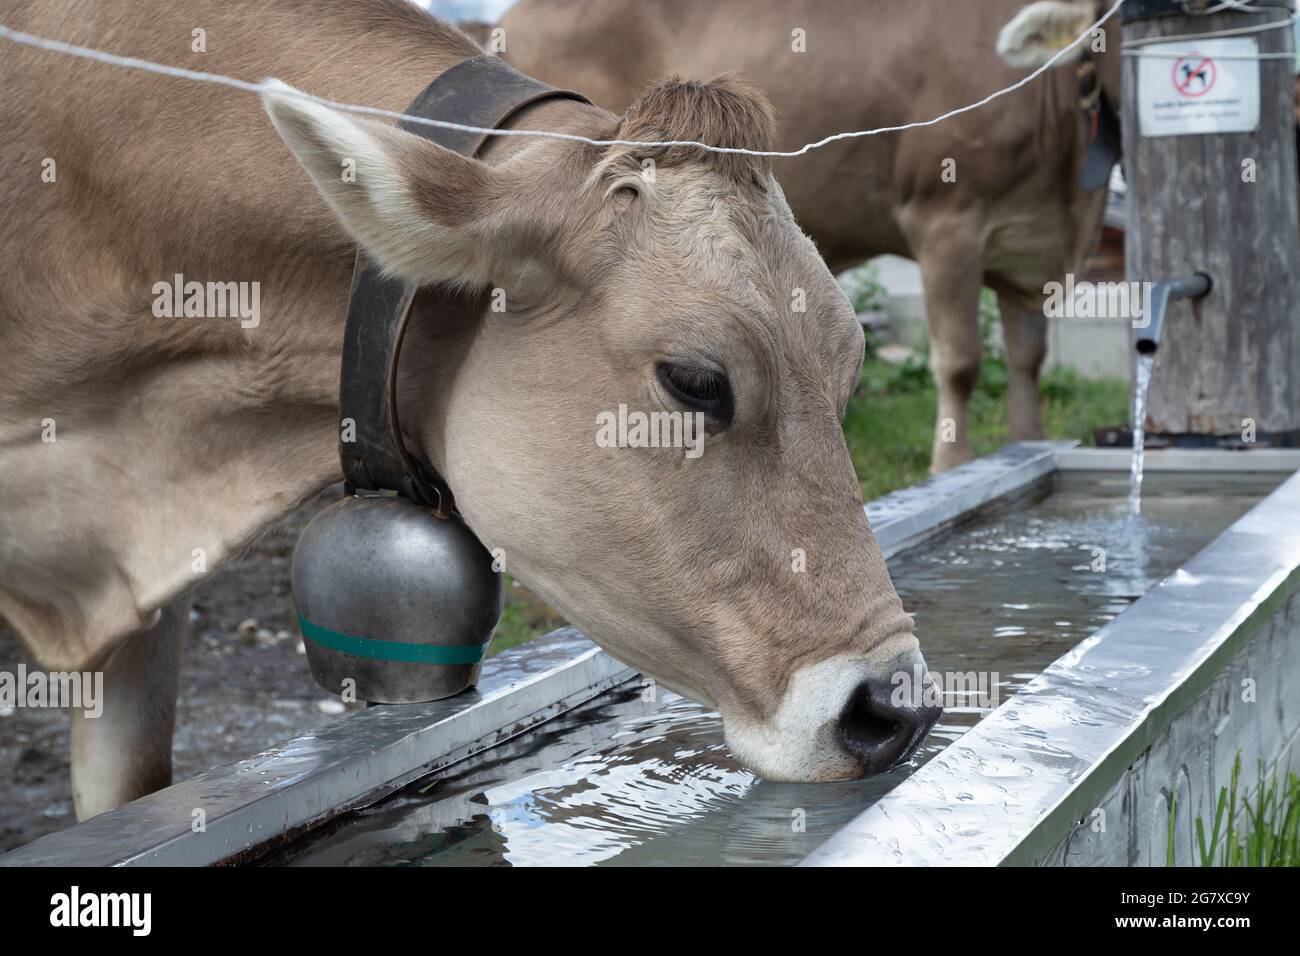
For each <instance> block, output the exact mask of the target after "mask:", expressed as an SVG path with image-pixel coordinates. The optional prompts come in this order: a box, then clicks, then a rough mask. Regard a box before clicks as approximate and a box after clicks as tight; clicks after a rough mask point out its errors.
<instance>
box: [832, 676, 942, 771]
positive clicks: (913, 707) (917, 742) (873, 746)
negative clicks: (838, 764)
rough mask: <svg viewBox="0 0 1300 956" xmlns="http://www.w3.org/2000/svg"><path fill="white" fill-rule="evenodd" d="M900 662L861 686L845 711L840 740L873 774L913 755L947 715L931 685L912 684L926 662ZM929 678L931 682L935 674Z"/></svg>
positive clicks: (842, 715)
mask: <svg viewBox="0 0 1300 956" xmlns="http://www.w3.org/2000/svg"><path fill="white" fill-rule="evenodd" d="M896 663H897V664H898V665H899V666H897V667H893V668H885V669H884V670H883V671H882V673H881V674H880V675H879V676H874V675H873V676H872V677H869V678H867V679H866V680H865V681H863V682H862V683H861V684H859V685H858V688H857V690H856V691H855V692H854V693H853V695H852V696H851V697H850V698H849V701H848V703H847V704H846V705H845V707H844V711H843V713H842V714H841V715H840V726H839V729H840V740H841V741H842V742H843V744H844V747H845V749H846V750H848V752H849V753H851V754H853V755H854V756H855V757H857V758H858V759H860V760H861V761H862V763H863V767H864V772H865V773H867V774H875V773H884V772H885V771H886V770H891V769H893V768H894V767H896V766H898V765H899V764H900V763H902V762H903V761H904V760H906V759H907V758H908V757H910V756H912V754H914V753H915V752H916V749H917V748H918V747H920V746H921V741H923V740H924V739H925V736H926V734H928V733H929V732H930V728H931V727H933V726H934V725H935V722H936V721H938V719H939V716H940V715H941V714H942V713H943V708H942V707H940V706H938V705H937V704H936V703H935V702H934V701H933V700H931V699H930V698H931V697H932V694H933V690H932V688H931V687H930V686H929V685H928V683H927V686H924V687H919V688H913V687H911V686H907V684H906V682H907V681H910V680H912V675H913V674H918V673H921V674H924V673H925V672H924V666H925V665H924V664H921V665H920V667H916V666H915V662H914V661H913V660H912V659H910V658H909V659H907V660H900V661H898V662H896ZM899 675H901V676H902V677H903V678H904V679H905V680H899V679H898V676H899ZM924 679H925V680H926V681H927V682H928V680H929V675H928V674H925V678H924Z"/></svg>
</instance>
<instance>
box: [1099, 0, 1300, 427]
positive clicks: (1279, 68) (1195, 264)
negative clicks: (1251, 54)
mask: <svg viewBox="0 0 1300 956" xmlns="http://www.w3.org/2000/svg"><path fill="white" fill-rule="evenodd" d="M1200 5H1201V7H1202V8H1203V7H1204V5H1205V4H1204V0H1200ZM1266 5H1267V6H1270V7H1273V8H1276V7H1280V6H1287V7H1289V8H1291V9H1294V6H1295V0H1267V4H1266ZM1187 6H1188V7H1190V8H1196V6H1197V0H1189V3H1188V4H1187ZM1153 14H1154V15H1153ZM1160 14H1164V15H1160ZM1123 15H1124V17H1125V23H1124V31H1123V32H1124V41H1125V43H1126V44H1130V43H1132V42H1133V41H1138V40H1147V39H1151V38H1161V39H1160V42H1163V41H1164V40H1168V41H1176V40H1177V39H1178V38H1179V37H1180V36H1184V35H1187V34H1200V33H1212V32H1219V31H1222V30H1233V29H1239V28H1242V27H1255V26H1260V25H1262V24H1267V23H1273V22H1278V21H1281V20H1285V19H1286V18H1287V14H1286V12H1285V11H1283V10H1278V9H1271V10H1268V11H1266V12H1256V13H1250V14H1243V13H1234V12H1231V11H1226V12H1222V13H1217V14H1210V15H1208V16H1207V15H1200V16H1195V15H1188V14H1187V13H1186V12H1184V5H1183V4H1181V3H1179V2H1176V0H1170V2H1166V0H1137V2H1134V0H1130V2H1129V3H1126V4H1125V10H1124V13H1123ZM1287 22H1288V23H1289V20H1287ZM1248 36H1249V37H1251V38H1252V39H1254V40H1257V41H1258V44H1259V52H1260V53H1263V54H1277V53H1286V52H1290V53H1292V54H1294V38H1293V36H1292V30H1291V28H1290V26H1287V27H1286V28H1284V29H1273V30H1267V31H1265V32H1259V33H1250V34H1248ZM1201 42H1203V41H1195V40H1189V41H1184V42H1183V43H1180V44H1179V46H1178V47H1174V48H1172V49H1173V50H1174V51H1175V52H1177V51H1178V50H1179V49H1180V48H1185V49H1187V50H1191V51H1195V50H1197V47H1198V45H1200V43H1201ZM1130 49H1132V48H1130ZM1169 49H1171V48H1166V50H1169ZM1143 59H1144V58H1143V57H1139V56H1125V57H1124V104H1123V109H1122V110H1121V113H1122V116H1123V127H1124V172H1125V176H1126V178H1127V180H1128V189H1129V192H1128V203H1129V209H1128V230H1127V237H1126V273H1127V277H1128V280H1129V281H1130V282H1154V281H1158V280H1161V279H1165V278H1173V277H1175V276H1185V275H1189V274H1192V273H1196V272H1203V273H1206V274H1207V275H1209V276H1210V278H1211V279H1212V281H1213V283H1214V285H1213V290H1212V291H1211V292H1210V294H1209V295H1208V296H1206V297H1205V298H1204V299H1200V300H1197V301H1195V302H1187V301H1181V302H1174V303H1172V304H1171V305H1170V307H1169V312H1168V313H1167V315H1166V316H1165V321H1164V328H1163V332H1162V336H1161V341H1160V347H1159V351H1158V352H1157V353H1156V364H1155V372H1154V375H1153V378H1152V384H1151V395H1150V403H1149V405H1148V414H1147V423H1146V424H1147V432H1148V434H1157V435H1164V436H1168V437H1170V438H1174V437H1175V436H1181V438H1175V441H1176V442H1181V443H1193V444H1194V443H1198V442H1208V441H1211V440H1212V439H1211V438H1210V437H1209V436H1215V437H1217V438H1231V439H1237V440H1241V439H1242V437H1243V433H1246V434H1247V435H1248V432H1247V429H1248V427H1249V423H1250V422H1253V423H1254V427H1255V430H1256V433H1257V440H1258V441H1259V442H1260V443H1268V442H1271V443H1274V444H1292V445H1294V444H1300V220H1298V217H1297V172H1296V135H1295V113H1294V108H1293V99H1292V97H1293V84H1294V79H1295V65H1294V58H1293V57H1292V58H1291V59H1262V60H1259V61H1258V65H1259V76H1260V120H1259V128H1258V130H1256V131H1254V132H1233V133H1212V134H1192V135H1166V136H1153V135H1143V131H1142V122H1141V117H1140V115H1139V110H1140V105H1141V98H1142V96H1143V95H1146V96H1148V97H1151V96H1153V95H1154V94H1155V93H1156V90H1157V89H1158V84H1157V83H1156V82H1154V81H1153V82H1151V83H1150V84H1149V85H1150V87H1151V89H1150V90H1148V91H1143V90H1141V89H1139V76H1140V74H1141V70H1142V67H1141V63H1142V60H1143ZM1150 59H1151V60H1152V62H1153V63H1155V62H1159V63H1161V64H1162V67H1161V69H1162V70H1163V69H1164V65H1167V66H1168V71H1169V72H1168V74H1167V75H1165V74H1163V73H1162V75H1161V77H1160V79H1161V80H1163V81H1164V82H1167V83H1173V86H1170V87H1168V88H1167V89H1165V90H1163V91H1162V92H1161V95H1162V96H1164V99H1165V102H1164V104H1163V105H1162V106H1161V107H1159V108H1160V109H1164V110H1166V112H1165V113H1162V114H1161V115H1162V116H1164V117H1167V116H1172V115H1175V113H1176V112H1177V110H1178V109H1179V108H1180V107H1182V106H1186V105H1188V104H1185V103H1182V102H1181V101H1180V99H1179V98H1180V97H1186V98H1188V99H1195V98H1196V97H1197V96H1198V95H1202V96H1205V99H1204V100H1202V101H1201V102H1203V103H1206V104H1208V103H1209V102H1210V101H1211V99H1212V98H1213V95H1214V89H1213V84H1214V83H1215V80H1216V79H1222V80H1225V81H1226V80H1227V76H1228V74H1227V72H1226V70H1225V71H1223V72H1220V73H1219V74H1218V75H1217V76H1216V74H1215V70H1214V67H1213V65H1211V66H1210V67H1209V68H1208V69H1207V68H1204V63H1197V64H1193V65H1192V66H1191V68H1190V69H1187V70H1184V69H1182V64H1181V63H1180V62H1178V61H1176V60H1174V59H1159V58H1156V57H1152V58H1150ZM1222 62H1223V61H1221V63H1222ZM1236 62H1237V63H1243V62H1246V61H1236ZM1226 65H1227V66H1231V64H1226ZM1252 65H1253V63H1252ZM1153 69H1154V67H1148V70H1149V71H1150V70H1153ZM1180 71H1181V75H1182V76H1186V77H1188V85H1187V86H1186V87H1185V88H1179V86H1178V84H1179V82H1181V81H1180V80H1176V79H1172V78H1173V77H1175V76H1177V75H1180ZM1147 76H1148V78H1151V77H1152V74H1151V73H1150V72H1148V74H1147ZM1206 87H1210V88H1209V89H1205V88H1206ZM1226 88H1227V86H1226V82H1225V86H1224V87H1223V88H1222V89H1226ZM1203 89H1205V93H1201V91H1202V90H1203ZM1169 93H1173V94H1174V95H1172V96H1171V95H1167V94H1169ZM1223 95H1225V96H1226V95H1227V94H1226V93H1224V94H1223ZM1147 105H1148V115H1151V114H1150V111H1151V110H1152V109H1154V108H1155V107H1153V106H1152V101H1151V100H1150V99H1148V104H1147ZM1170 108H1172V109H1173V110H1174V113H1170V112H1168V110H1169V109H1170ZM1157 128H1158V127H1157V126H1155V125H1154V124H1152V125H1149V130H1148V131H1149V132H1150V131H1154V130H1155V129H1157ZM1252 178H1253V181H1251V180H1252ZM1243 423H1245V424H1243ZM1193 436H1200V437H1199V438H1198V437H1193ZM1247 440H1249V438H1247Z"/></svg>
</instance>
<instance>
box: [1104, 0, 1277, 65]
mask: <svg viewBox="0 0 1300 956" xmlns="http://www.w3.org/2000/svg"><path fill="white" fill-rule="evenodd" d="M1245 4H1246V0H1224V2H1223V3H1221V4H1220V5H1219V6H1217V7H1212V8H1211V9H1209V10H1206V11H1205V12H1206V13H1215V12H1218V11H1220V10H1233V11H1236V12H1237V13H1271V12H1273V11H1275V10H1286V7H1270V8H1268V9H1267V10H1265V9H1262V8H1260V7H1254V6H1247V5H1245ZM1287 12H1288V13H1290V11H1289V10H1288V11H1287ZM1295 20H1296V17H1295V16H1294V15H1293V16H1290V17H1287V18H1286V19H1285V20H1278V21H1277V22H1276V23H1260V24H1256V25H1254V26H1249V27H1230V28H1226V29H1223V30H1213V31H1211V32H1209V33H1184V34H1182V35H1180V36H1176V37H1145V38H1143V39H1141V40H1126V41H1124V48H1123V50H1121V52H1122V53H1123V54H1124V56H1138V57H1144V58H1146V57H1150V58H1152V59H1157V60H1182V59H1186V58H1187V57H1191V56H1201V55H1202V54H1200V53H1198V52H1196V51H1189V52H1186V53H1175V52H1172V51H1170V52H1161V51H1158V50H1145V49H1143V48H1144V47H1147V46H1150V45H1152V44H1154V43H1181V42H1182V41H1183V40H1214V39H1218V38H1221V37H1234V36H1243V35H1247V34H1251V33H1267V32H1268V31H1270V30H1289V29H1291V25H1292V24H1293V23H1294V22H1295ZM1295 57H1296V55H1295V54H1294V53H1220V54H1215V57H1214V58H1215V59H1216V60H1294V59H1295Z"/></svg>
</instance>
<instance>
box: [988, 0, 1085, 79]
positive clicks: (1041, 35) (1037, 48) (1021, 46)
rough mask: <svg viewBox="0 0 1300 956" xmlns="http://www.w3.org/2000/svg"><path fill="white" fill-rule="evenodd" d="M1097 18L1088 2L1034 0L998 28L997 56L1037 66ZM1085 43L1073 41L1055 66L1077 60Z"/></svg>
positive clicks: (1029, 66) (1022, 64) (1059, 50)
mask: <svg viewBox="0 0 1300 956" xmlns="http://www.w3.org/2000/svg"><path fill="white" fill-rule="evenodd" d="M1098 17H1099V14H1098V13H1097V10H1096V9H1095V7H1094V5H1093V4H1092V3H1085V2H1074V3H1071V2H1068V0H1038V2H1036V3H1031V4H1030V5H1029V6H1027V7H1025V8H1024V9H1023V10H1021V11H1020V12H1019V13H1018V14H1016V16H1015V18H1014V19H1013V20H1012V21H1011V22H1010V23H1008V24H1007V25H1006V26H1004V27H1003V28H1002V32H1001V33H999V34H998V55H999V56H1000V57H1002V59H1003V60H1005V61H1006V62H1007V63H1008V64H1010V65H1011V66H1015V67H1024V68H1035V67H1040V66H1042V65H1043V64H1044V63H1046V62H1047V61H1048V60H1050V59H1051V58H1052V57H1054V56H1056V54H1058V53H1060V52H1061V50H1062V49H1064V48H1065V47H1067V46H1069V45H1070V44H1071V43H1074V41H1075V40H1078V39H1079V37H1081V36H1082V35H1083V33H1084V32H1085V31H1086V30H1087V29H1088V28H1089V27H1090V26H1092V25H1093V24H1094V23H1096V22H1097V19H1098ZM1086 43H1087V41H1084V43H1079V44H1077V45H1076V46H1075V48H1074V49H1073V50H1071V51H1070V52H1069V53H1068V54H1067V55H1066V56H1063V57H1062V58H1061V59H1060V60H1058V61H1057V65H1059V66H1067V65H1070V64H1073V63H1077V62H1078V61H1079V57H1080V55H1081V54H1082V53H1083V51H1084V48H1085V46H1086Z"/></svg>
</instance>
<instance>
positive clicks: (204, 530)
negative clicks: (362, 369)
mask: <svg viewBox="0 0 1300 956" xmlns="http://www.w3.org/2000/svg"><path fill="white" fill-rule="evenodd" d="M417 13H418V12H417V11H413V10H412V8H410V7H409V6H408V5H407V4H406V3H405V0H392V2H384V0H379V2H374V3H353V2H348V3H343V2H338V0H335V2H323V3H322V2H315V0H313V2H311V3H305V2H304V3H298V2H296V0H290V2H287V3H283V4H279V5H274V6H269V7H268V6H266V5H264V4H262V3H260V2H253V3H245V2H231V3H227V4H225V5H223V6H222V7H221V8H220V9H219V10H217V9H214V11H213V16H212V17H211V18H209V21H208V22H206V23H205V24H204V26H205V28H206V30H207V36H208V42H209V44H210V49H211V50H212V52H211V53H210V54H208V56H207V57H206V58H205V59H204V60H203V64H202V67H201V68H202V69H206V70H211V71H214V72H219V73H226V74H229V75H234V76H250V77H261V76H268V75H275V76H278V77H280V78H282V79H284V80H285V81H286V82H288V83H290V84H292V85H295V86H298V87H300V88H303V89H307V90H310V91H316V92H320V93H323V94H326V95H328V96H331V97H333V98H337V99H340V100H346V101H351V102H358V103H365V104H370V105H375V106H379V107H384V108H389V109H401V108H403V107H405V106H406V105H407V103H409V102H410V101H411V100H412V99H413V98H414V96H415V95H416V94H417V93H418V92H419V91H420V89H422V88H423V87H424V85H425V84H427V83H428V82H430V80H432V79H433V78H434V77H435V76H437V75H438V74H440V73H441V72H442V71H443V70H445V69H447V68H449V67H450V66H452V65H454V64H455V63H457V62H459V61H460V60H462V59H464V58H465V56H467V55H473V54H474V53H475V52H476V51H475V50H474V49H473V48H472V47H470V46H467V45H466V41H463V39H462V40H457V39H456V37H455V36H454V35H452V34H449V33H448V32H447V31H446V29H445V28H442V27H432V26H429V25H428V24H426V23H423V22H422V21H421V20H420V18H419V17H418V15H417ZM132 16H133V17H135V18H137V19H138V22H136V23H132V24H120V23H115V24H114V26H115V28H116V29H114V30H108V29H107V28H106V27H105V26H104V25H101V24H95V23H90V24H87V25H86V29H87V30H88V32H94V31H95V30H106V32H105V34H104V35H105V36H106V37H107V40H101V41H100V42H99V43H98V44H97V45H105V46H119V47H120V46H125V47H127V48H129V49H128V50H127V51H126V52H132V53H137V54H139V55H146V53H147V51H148V50H154V51H156V50H158V49H164V48H166V47H167V44H168V43H169V42H170V39H172V38H174V36H189V34H190V29H191V24H190V19H191V18H189V17H187V16H183V15H181V12H180V11H176V10H173V9H172V8H171V6H170V5H168V6H167V7H166V8H164V9H163V10H162V11H159V10H154V9H152V8H150V9H149V10H147V11H146V10H143V9H141V10H139V11H137V12H136V13H134V14H132ZM92 19H93V18H92ZM119 19H120V17H119ZM171 20H175V21H177V22H174V23H173V22H170V21H171ZM180 21H184V23H183V24H182V23H181V22H180ZM182 25H183V26H184V29H183V30H180V31H179V32H176V31H177V30H179V28H180V26H182ZM74 32H75V31H74ZM67 39H69V40H72V41H74V42H82V40H83V38H81V37H78V36H75V35H69V36H67ZM90 39H91V38H90V37H89V36H88V37H86V38H84V42H90ZM110 41H111V42H110ZM185 65H190V64H188V63H186V64H185ZM105 69H106V71H105V72H104V73H103V75H102V76H100V77H98V78H99V79H100V81H101V83H100V84H99V85H98V86H96V87H95V88H94V90H93V91H92V92H90V93H88V94H86V95H85V97H84V99H85V102H84V103H83V106H82V108H83V109H84V111H85V114H86V116H85V118H84V121H83V127H82V128H83V130H84V138H85V140H86V142H85V148H86V149H87V150H89V151H90V152H92V153H93V154H94V156H95V165H96V167H97V169H98V170H99V174H98V176H97V177H85V178H84V179H75V180H73V181H71V182H70V183H69V184H68V187H67V190H66V191H65V192H64V193H63V194H61V195H60V196H59V197H58V201H59V202H60V203H64V204H66V206H63V207H60V208H59V209H58V210H57V211H58V214H59V215H58V216H56V217H55V218H54V219H53V220H51V221H50V222H47V223H46V225H45V226H44V227H42V226H40V225H38V224H33V234H32V235H31V236H30V237H29V241H32V242H37V243H44V244H45V245H47V246H48V247H50V248H56V247H57V248H60V249H61V255H60V256H59V257H51V258H50V260H49V261H48V262H46V263H45V264H44V265H43V268H44V269H45V273H46V274H44V275H39V276H38V275H35V274H34V275H33V277H32V282H31V286H30V289H29V290H23V291H24V292H28V291H30V301H23V302H20V303H19V306H20V307H21V308H24V309H27V310H30V312H29V314H30V315H31V316H32V323H31V324H32V325H35V318H36V316H38V315H40V314H45V315H61V316H64V317H65V318H64V325H63V328H62V333H63V334H62V335H61V340H60V342H59V343H55V344H57V345H58V346H59V349H54V348H52V343H50V342H39V341H38V342H36V343H35V345H34V346H33V345H31V344H29V343H26V342H24V341H23V340H22V338H21V337H6V336H5V335H4V334H3V332H2V331H0V347H4V348H6V349H10V353H9V358H10V360H11V361H13V360H16V361H17V362H18V363H19V365H20V367H23V368H24V369H26V370H27V372H28V374H25V375H24V376H23V377H22V379H21V380H15V382H14V385H13V386H12V388H11V389H7V393H6V394H4V395H0V400H2V402H3V405H2V407H0V498H3V499H4V500H5V501H6V502H9V501H21V502H23V504H24V507H23V508H21V509H20V508H9V507H6V508H4V509H0V541H3V542H4V546H3V547H0V582H3V583H0V616H4V617H5V618H7V619H8V620H9V621H10V623H11V624H12V625H14V626H15V628H16V629H17V630H18V631H19V633H20V636H22V637H23V638H24V639H25V640H26V642H27V643H28V645H29V647H31V648H32V649H33V650H35V651H36V652H37V654H38V656H39V657H40V659H41V660H42V662H43V663H44V664H46V665H47V666H58V667H81V666H86V665H87V664H89V663H92V662H94V661H96V660H98V659H100V658H102V657H103V655H104V654H105V653H107V651H108V650H109V649H111V647H112V646H113V645H114V643H115V642H116V640H117V639H118V638H120V637H121V636H123V635H124V634H127V633H130V632H132V631H134V630H136V629H138V628H140V627H142V626H145V625H147V624H148V623H149V621H150V619H151V618H152V616H153V614H154V610H155V609H156V608H157V607H158V606H159V605H160V604H162V603H165V602H166V601H168V600H170V599H171V598H172V597H174V596H175V595H177V594H179V593H181V592H182V591H184V590H185V589H186V588H187V587H189V586H190V585H191V584H192V583H193V582H194V581H196V580H198V579H200V578H202V577H203V576H204V575H205V574H206V573H207V572H210V571H211V570H213V569H214V568H215V567H216V566H217V565H219V564H220V563H221V562H222V561H223V560H224V559H226V558H227V557H229V556H230V555H231V554H233V553H236V552H237V551H239V550H240V549H242V548H244V547H246V546H247V545H248V544H249V542H250V541H251V540H252V539H253V537H254V536H255V535H256V534H257V533H258V532H259V531H261V530H262V529H264V528H265V527H266V526H267V525H269V524H271V523H273V522H274V521H276V520H277V519H279V518H281V517H283V516H284V515H286V514H288V513H289V512H290V511H291V510H292V509H293V508H294V507H295V506H296V505H297V504H299V503H300V502H302V501H303V500H305V499H307V498H309V497H311V496H312V495H313V494H315V493H317V492H318V491H319V490H320V489H322V488H324V487H325V486H327V485H328V484H330V483H331V482H333V481H335V480H337V479H338V478H339V477H340V472H339V463H338V455H337V442H338V431H337V428H338V422H337V389H338V376H339V352H340V344H341V339H342V326H343V318H344V309H345V304H346V299H347V290H348V282H349V278H350V275H351V268H352V258H353V254H354V248H353V245H352V243H351V242H350V241H349V239H348V237H347V236H346V235H345V234H344V233H343V232H342V230H341V228H340V227H339V226H338V224H337V223H336V221H335V220H334V218H333V216H332V215H331V214H330V213H329V211H328V210H327V209H326V207H325V205H324V203H323V202H322V201H321V200H320V199H319V197H318V196H317V195H316V193H315V191H314V190H313V189H312V188H311V187H310V185H309V183H308V180H307V177H306V175H305V174H304V173H303V172H302V171H301V169H299V168H298V167H297V165H296V163H294V161H293V159H292V157H291V156H290V154H289V152H288V150H287V149H286V148H285V147H284V146H283V144H282V143H281V142H280V141H279V139H278V138H277V137H276V136H275V134H274V132H273V130H272V128H271V125H270V123H269V121H268V120H267V119H266V117H265V115H264V114H263V113H262V112H261V110H260V109H259V107H258V104H257V102H256V100H254V99H252V98H250V97H247V96H242V95H240V94H237V93H232V92H231V91H229V90H224V89H216V88H213V87H208V86H199V85H187V84H184V83H179V82H175V83H174V85H173V86H170V87H168V88H167V92H166V96H165V97H163V98H161V99H159V100H157V102H165V103H167V104H168V108H169V109H168V116H167V117H166V119H167V121H166V122H163V121H162V120H161V119H156V120H155V121H154V122H150V123H143V124H138V125H136V126H134V127H133V128H132V130H131V131H130V133H131V135H130V137H126V136H124V135H123V130H122V124H121V122H120V120H121V117H122V116H123V115H124V114H125V113H127V112H130V111H132V110H133V109H135V108H136V107H135V105H134V104H136V103H138V102H139V100H140V99H141V97H142V96H143V95H144V93H145V91H144V86H145V85H148V87H149V92H150V93H151V94H152V93H157V90H158V87H157V84H160V83H173V82H174V81H171V80H163V79H159V78H157V77H148V76H143V75H141V74H138V73H136V74H131V73H122V72H115V71H111V70H107V68H105ZM78 75H80V74H78ZM570 108H571V109H572V108H577V105H576V104H574V105H573V106H572V107H570ZM564 109H565V107H563V106H558V105H551V104H548V105H547V106H546V107H545V108H544V109H543V108H538V110H535V111H530V113H531V115H525V116H523V117H521V121H530V122H535V121H538V120H539V118H541V117H547V116H550V117H551V118H552V119H553V118H554V116H553V114H555V113H556V111H563V110H564ZM187 118H188V119H191V120H194V122H193V123H187V122H186V119H187ZM200 119H201V120H202V122H199V120H200ZM52 122H53V120H52ZM178 130H184V131H186V132H185V133H184V134H183V135H182V136H181V142H179V143H178V141H177V140H178ZM41 132H42V131H39V130H38V131H37V134H38V135H40V134H41ZM96 209H101V210H102V209H112V210H113V211H114V214H115V216H116V219H115V221H113V222H112V223H106V224H105V229H104V230H103V232H102V233H99V234H95V235H93V236H91V235H88V234H86V231H85V230H84V229H83V230H82V232H81V233H78V231H77V226H78V225H79V223H78V222H77V217H78V216H80V215H81V212H80V211H81V210H96ZM42 228H45V229H46V230H47V231H46V232H41V229H42ZM92 241H93V243H94V245H93V247H92V245H91V243H92ZM0 251H3V250H0ZM175 275H181V276H183V277H184V280H185V281H199V282H205V283H206V282H208V281H246V282H252V281H257V282H258V283H259V284H260V312H261V314H260V319H259V322H258V324H257V326H256V327H255V328H241V327H240V322H239V320H238V319H232V318H226V319H215V318H208V319H197V318H191V319H185V318H183V317H180V318H158V317H157V316H155V315H152V314H151V308H150V306H151V304H152V303H153V302H154V301H155V296H154V295H153V294H152V293H153V289H154V288H155V284H156V283H158V282H161V281H171V280H172V279H173V277H174V276H175ZM69 289H70V290H79V291H78V292H77V297H76V298H75V299H71V298H60V296H59V293H60V292H61V291H62V290H69ZM42 296H43V298H42ZM11 304H12V303H11ZM28 338H29V339H30V338H32V337H31V336H28ZM35 338H36V339H39V338H40V336H39V335H37V336H35ZM37 346H41V347H37ZM25 349H26V350H27V351H24V350H25ZM15 353H17V354H15ZM56 357H57V358H56ZM44 418H51V419H54V420H55V421H56V422H57V428H58V433H57V440H56V441H55V442H54V443H47V442H42V440H41V435H40V433H39V432H37V431H36V429H34V428H28V427H26V425H27V424H30V423H31V422H39V421H41V420H42V419H44Z"/></svg>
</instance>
